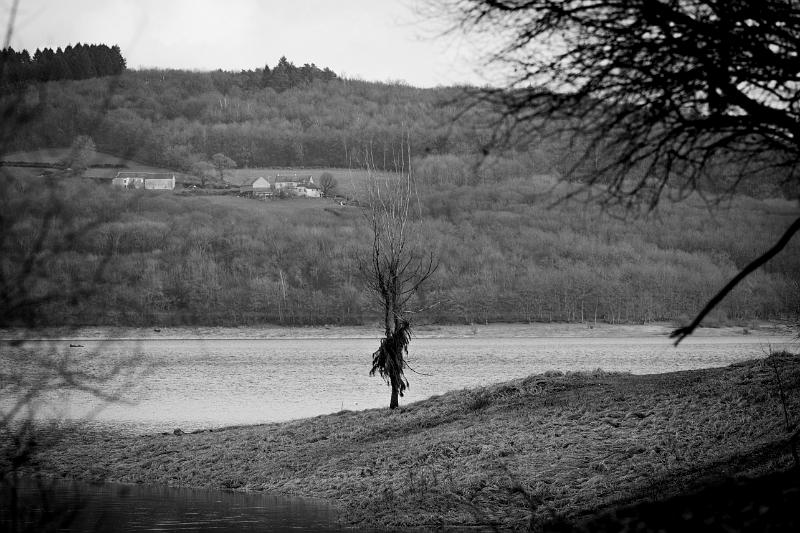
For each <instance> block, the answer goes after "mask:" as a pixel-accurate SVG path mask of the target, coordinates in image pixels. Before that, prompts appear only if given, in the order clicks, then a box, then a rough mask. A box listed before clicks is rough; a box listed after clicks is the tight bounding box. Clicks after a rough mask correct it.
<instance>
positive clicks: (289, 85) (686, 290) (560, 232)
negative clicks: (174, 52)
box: [0, 58, 800, 325]
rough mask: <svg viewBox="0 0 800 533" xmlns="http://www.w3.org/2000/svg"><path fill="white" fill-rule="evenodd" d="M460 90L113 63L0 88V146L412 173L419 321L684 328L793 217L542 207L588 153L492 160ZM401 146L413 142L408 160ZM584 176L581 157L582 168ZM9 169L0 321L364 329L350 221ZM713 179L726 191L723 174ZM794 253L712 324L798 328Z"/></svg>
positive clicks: (358, 226)
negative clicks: (87, 72) (105, 69)
mask: <svg viewBox="0 0 800 533" xmlns="http://www.w3.org/2000/svg"><path fill="white" fill-rule="evenodd" d="M467 93H469V89H468V88H437V89H419V88H414V87H410V86H407V85H403V84H398V83H391V84H382V83H372V82H365V81H360V80H351V79H342V78H339V77H338V76H336V74H335V73H333V72H331V71H330V70H329V69H320V68H318V67H316V66H314V65H304V66H302V67H295V66H294V64H292V63H291V62H289V61H288V60H286V59H285V58H282V59H281V61H280V62H279V63H278V65H276V66H275V67H274V68H272V69H270V68H269V67H268V66H267V67H265V68H264V69H255V70H251V71H243V72H239V73H231V72H223V71H215V72H186V71H172V70H169V71H162V70H141V71H130V70H125V71H124V72H122V73H121V74H119V75H117V76H107V77H96V78H91V79H81V80H71V81H68V80H62V81H40V82H36V83H30V84H28V85H26V86H25V87H16V88H15V90H13V91H6V92H4V93H3V95H2V99H1V101H0V103H1V104H2V106H3V111H4V114H5V116H6V117H8V118H9V121H7V122H6V124H13V125H14V127H13V131H11V130H9V131H7V132H5V133H7V134H6V135H4V136H3V146H2V152H3V153H10V152H13V151H16V150H31V149H35V148H42V147H69V146H71V145H74V142H75V140H76V139H79V138H81V136H89V137H91V139H92V140H93V142H94V144H96V147H97V149H98V150H101V151H103V152H109V153H111V154H115V155H118V156H123V157H126V158H131V159H135V160H137V161H140V162H142V163H147V164H150V165H154V166H159V167H166V168H172V169H175V170H183V171H186V172H191V171H192V169H193V168H194V167H195V165H196V163H197V162H198V161H202V160H206V161H207V160H210V159H211V158H212V157H213V156H214V155H217V154H220V155H221V154H224V156H225V157H229V158H231V159H232V160H233V161H235V163H236V164H237V165H238V167H240V168H247V167H251V168H256V167H266V166H269V167H273V168H275V167H283V168H287V167H288V168H299V167H306V168H309V167H339V168H362V169H363V168H365V167H369V168H372V169H374V170H382V169H387V170H394V169H396V168H398V167H403V168H404V169H405V170H408V169H409V166H410V167H411V168H412V171H413V174H414V176H415V179H416V183H417V185H418V194H419V203H418V207H419V212H418V213H417V214H416V215H415V217H416V219H415V221H414V224H415V225H416V226H417V231H415V232H414V234H415V235H418V236H425V238H426V242H425V245H426V247H428V248H430V249H432V250H433V251H434V252H435V253H436V254H437V256H438V257H440V258H441V265H440V267H439V269H438V270H437V271H436V274H435V275H434V276H433V277H432V278H431V279H430V280H429V281H428V282H427V283H426V284H425V285H424V286H423V290H422V292H421V293H420V295H419V301H417V302H415V304H414V306H415V308H419V309H423V308H424V309H425V311H424V312H423V313H421V314H420V316H419V318H420V320H425V321H431V322H459V323H461V322H466V323H470V322H490V321H583V322H590V321H606V322H615V323H617V322H637V323H642V322H649V321H661V320H668V321H680V320H685V319H686V318H687V317H689V316H691V315H693V313H695V312H696V311H697V310H698V309H699V308H700V307H702V304H703V303H704V302H705V301H706V299H707V298H708V297H710V296H711V295H712V294H713V293H714V291H715V290H716V289H717V288H719V287H720V286H721V285H722V284H724V283H725V281H727V279H729V278H730V276H732V275H733V274H734V273H735V272H736V271H737V270H738V269H740V268H741V267H742V266H744V265H745V264H746V263H747V262H748V261H749V260H751V259H752V258H754V257H755V256H756V255H757V254H758V253H760V252H762V251H763V248H764V243H765V242H772V241H773V240H774V239H775V238H776V236H777V235H778V234H779V233H780V232H782V231H783V230H784V229H785V226H786V225H787V224H788V220H789V218H790V217H791V216H796V211H797V208H796V206H795V205H793V204H791V203H790V202H788V201H787V200H779V199H769V198H770V197H773V198H774V197H776V196H780V195H781V194H783V193H785V192H786V191H783V190H781V189H780V188H779V187H777V186H776V184H777V183H780V179H779V177H768V179H763V180H755V181H752V182H748V183H741V184H739V190H740V191H741V192H745V193H748V194H751V195H754V196H756V197H759V198H761V199H756V198H748V197H734V198H733V199H732V200H731V202H732V207H730V210H728V211H726V210H724V209H717V210H716V211H714V214H713V215H709V212H708V211H707V204H706V203H705V202H704V201H701V200H700V199H699V197H691V198H689V199H688V200H684V201H683V202H681V203H677V204H669V203H667V204H664V205H662V206H661V207H660V208H659V210H658V211H657V212H656V213H655V214H653V215H651V217H649V218H646V219H639V218H635V217H634V218H632V217H633V215H634V214H633V213H630V212H628V213H616V214H617V215H620V214H621V215H622V217H621V218H618V217H615V216H612V214H611V213H609V212H608V211H605V210H603V209H601V208H600V207H598V206H596V205H594V204H593V203H591V202H585V201H575V202H571V203H570V202H566V203H560V204H559V205H558V207H556V208H552V209H548V208H547V207H546V206H548V205H549V204H550V203H552V201H553V200H554V198H557V197H563V196H564V195H565V194H567V193H570V192H575V191H577V190H578V189H575V187H577V185H576V184H573V183H565V182H559V181H557V180H554V179H553V178H552V176H553V175H558V174H566V171H567V170H568V169H569V168H571V165H572V164H573V163H575V162H577V155H576V154H577V153H579V152H580V150H579V147H577V146H576V145H575V144H574V143H570V142H567V141H566V140H564V141H563V142H560V141H558V140H557V139H553V138H550V139H547V140H543V139H540V140H538V141H537V140H536V139H533V140H531V139H528V140H527V142H526V143H520V144H519V145H518V146H509V147H508V150H506V151H504V152H501V153H498V152H493V153H486V152H484V151H483V149H484V148H485V146H486V145H487V142H488V141H489V140H490V136H491V135H492V133H493V132H492V124H493V120H494V118H496V117H495V116H494V115H493V114H492V110H491V109H489V108H486V107H481V106H480V105H467V104H466V103H465V102H467V101H465V100H464V97H465V95H466V94H467ZM402 146H405V147H406V148H407V147H409V146H410V148H411V164H410V165H409V163H408V155H409V154H408V153H401V151H402V150H401V147H402ZM602 157H603V154H602V153H598V154H597V155H596V160H595V162H594V164H596V163H597V160H598V159H600V158H602ZM592 164H593V162H592V161H583V162H582V171H583V172H591V170H592ZM0 174H2V178H3V187H4V191H5V192H4V194H3V197H2V206H0V207H2V212H3V213H13V217H11V218H7V219H6V220H5V223H4V224H5V225H4V228H5V229H4V233H3V242H2V250H3V253H2V258H0V265H1V266H2V272H1V273H2V280H0V281H2V282H3V284H4V287H0V288H2V289H3V290H4V291H6V292H4V294H5V296H4V298H6V301H7V302H10V301H12V300H13V298H12V296H13V295H18V297H19V298H22V300H20V301H21V302H22V303H21V304H20V306H19V309H18V311H15V312H14V313H11V314H9V313H6V314H5V315H3V317H2V318H3V321H4V322H6V323H9V322H14V321H16V320H17V319H19V318H20V317H24V316H34V317H36V321H37V323H46V324H62V323H65V322H71V323H81V324H120V325H125V324H138V325H145V324H171V323H183V324H200V323H202V324H229V325H235V324H250V323H264V322H270V323H280V324H294V325H301V324H351V323H362V322H365V321H370V320H372V319H374V318H375V313H374V308H373V305H372V302H370V301H369V300H368V297H367V296H366V294H365V291H364V289H363V283H362V280H360V279H359V277H358V269H357V268H356V263H357V258H358V257H359V255H360V254H363V253H366V252H365V251H364V249H363V246H365V244H366V243H368V242H369V236H368V234H367V228H366V227H365V226H364V223H363V217H362V216H361V213H360V211H359V209H358V208H355V207H347V206H339V205H337V204H335V203H333V202H330V201H326V200H319V201H317V203H312V204H308V203H305V201H291V202H277V201H276V202H267V203H262V202H255V201H251V200H246V199H242V198H236V197H204V196H191V195H190V196H187V195H181V194H172V193H167V194H163V193H162V194H151V193H149V192H148V191H139V192H131V191H119V190H115V189H111V188H107V187H103V186H100V185H97V184H95V183H82V182H81V180H79V179H78V180H76V179H66V180H63V181H58V180H55V181H54V180H53V179H43V180H37V179H30V178H27V179H17V178H14V177H13V176H12V173H10V172H7V171H3V170H2V168H0ZM715 178H716V179H719V183H720V184H722V186H723V188H724V186H725V183H726V181H725V178H726V173H725V167H724V165H720V166H719V172H718V175H717V176H715ZM710 185H713V183H710ZM551 189H554V190H555V193H551V195H550V196H547V195H544V193H545V192H547V191H550V190H551ZM707 189H708V188H705V189H704V190H705V192H708V190H707ZM667 192H669V191H667ZM553 194H554V195H553ZM579 196H580V195H579ZM799 261H800V247H798V246H797V245H792V246H791V247H790V249H788V250H786V251H784V252H783V253H782V254H781V255H780V256H779V257H778V258H777V259H776V260H775V261H773V262H771V263H770V264H769V265H768V267H767V268H766V269H764V270H762V271H759V272H758V273H757V274H756V275H754V276H752V277H750V278H748V279H747V280H746V282H745V283H744V284H743V285H742V286H741V287H740V288H739V289H737V290H736V292H735V293H734V294H733V295H732V296H731V297H729V298H727V299H726V300H725V302H723V305H722V306H721V307H720V308H719V309H718V310H717V312H716V314H715V315H714V317H715V320H719V321H734V322H739V323H741V322H747V321H749V320H757V319H793V318H796V317H797V316H798V314H800V290H798V289H800V273H799V272H798V269H797V265H798V264H800V263H799ZM9 295H12V296H9ZM19 295H22V296H19ZM23 296H24V298H23ZM9 309H12V307H10V306H9V305H7V306H6V310H9Z"/></svg>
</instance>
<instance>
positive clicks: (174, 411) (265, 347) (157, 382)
mask: <svg viewBox="0 0 800 533" xmlns="http://www.w3.org/2000/svg"><path fill="white" fill-rule="evenodd" d="M151 335H152V333H151ZM790 342H791V338H790V337H777V336H771V337H766V336H756V335H750V336H744V335H736V336H713V337H703V336H697V337H690V338H688V339H687V340H685V341H684V342H683V343H682V344H681V345H680V347H678V348H676V347H674V346H673V345H672V343H671V342H670V340H669V339H668V338H666V337H665V336H663V335H647V336H633V337H614V338H609V337H605V338H604V337H593V338H577V337H487V336H479V337H458V338H447V337H438V338H424V337H423V338H414V339H413V340H412V343H411V345H410V353H409V361H410V364H411V366H412V368H413V369H414V371H416V372H414V371H408V372H407V377H408V379H409V381H410V382H411V386H410V389H409V390H408V391H407V392H406V395H405V397H404V398H402V399H401V405H402V404H405V403H409V402H414V401H417V400H421V399H424V398H427V397H430V396H433V395H438V394H442V393H444V392H447V391H451V390H457V389H463V388H465V387H475V386H483V385H489V384H492V383H497V382H501V381H506V380H510V379H515V378H522V377H525V376H528V375H530V374H532V373H539V372H545V371H547V370H560V371H580V370H594V369H597V368H602V369H603V370H607V371H622V372H632V373H635V374H646V373H660V372H672V371H676V370H688V369H696V368H704V367H716V366H724V365H728V364H731V363H734V362H737V361H742V360H746V359H751V358H756V357H763V356H765V355H766V354H767V353H768V352H769V350H770V349H775V348H783V347H785V346H787V345H789V343H790ZM80 344H81V345H82V346H80V347H75V348H69V347H68V346H69V343H67V342H66V341H44V340H42V341H26V342H25V343H23V344H22V345H21V346H16V347H12V346H10V345H9V344H8V343H6V346H4V347H3V349H4V350H27V351H30V352H34V353H35V352H44V351H46V350H48V349H52V350H54V353H56V354H59V355H58V356H59V357H64V356H66V357H69V358H70V359H71V360H72V361H73V362H75V363H76V364H84V366H87V367H90V368H94V369H95V370H102V369H103V368H107V367H111V366H112V365H114V364H115V363H116V362H118V361H122V360H126V359H128V358H134V359H136V361H137V364H138V365H139V367H140V368H146V369H147V374H146V375H144V376H142V377H140V378H137V379H136V380H134V381H133V383H131V384H130V387H129V388H127V389H125V390H124V391H123V393H122V397H123V398H124V400H125V402H123V403H111V404H107V403H106V402H102V401H99V400H97V399H96V398H94V397H92V396H90V395H87V394H78V393H72V394H69V395H60V396H58V397H48V398H47V399H46V401H45V402H44V405H42V406H40V408H39V413H40V416H54V417H63V418H67V419H78V418H82V417H85V418H90V419H91V420H92V423H93V424H99V425H111V426H114V427H115V428H117V429H122V430H129V431H135V432H153V431H171V430H173V429H175V428H181V429H182V430H184V431H192V430H196V429H205V428H212V427H221V426H230V425H240V424H254V423H261V422H273V421H282V420H288V419H294V418H302V417H309V416H315V415H320V414H326V413H333V412H337V411H340V410H344V409H348V410H359V409H366V408H372V407H383V406H386V405H388V401H389V389H388V387H387V386H386V385H385V383H384V382H383V381H382V380H381V379H380V378H379V377H377V376H375V377H370V376H369V375H368V372H369V368H370V362H371V354H372V352H373V351H374V350H375V349H376V348H377V346H378V340H377V339H376V338H342V337H338V336H335V335H334V336H331V337H330V338H325V337H321V338H237V337H233V336H228V337H226V338H194V339H176V338H170V339H162V338H131V339H128V340H112V341H109V340H102V339H100V338H97V339H83V340H80ZM64 354H66V355H64ZM81 361H84V362H85V363H82V362H81ZM114 383H115V384H117V385H119V384H120V383H121V381H120V380H119V379H118V380H116V381H114ZM106 387H107V385H106Z"/></svg>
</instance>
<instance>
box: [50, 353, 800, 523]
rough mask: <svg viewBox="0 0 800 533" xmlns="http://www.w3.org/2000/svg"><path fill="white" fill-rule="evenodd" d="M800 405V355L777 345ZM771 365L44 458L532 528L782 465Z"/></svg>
mask: <svg viewBox="0 0 800 533" xmlns="http://www.w3.org/2000/svg"><path fill="white" fill-rule="evenodd" d="M777 361H778V362H779V364H780V368H781V372H782V380H783V382H784V385H785V386H786V389H787V391H788V398H789V405H788V409H789V412H790V413H793V416H796V414H800V401H798V398H797V396H798V391H796V390H794V388H795V387H797V384H798V383H800V362H799V361H798V359H797V358H796V357H794V356H788V355H786V356H782V357H780V358H779V359H777ZM774 377H775V373H774V370H773V368H771V367H770V366H768V365H767V364H765V362H763V361H757V362H749V363H746V364H739V365H735V366H731V367H727V368H720V369H709V370H699V371H689V372H678V373H671V374H659V375H649V376H634V375H628V374H610V373H605V372H601V371H597V372H593V373H569V374H561V373H548V374H545V375H533V376H530V377H528V378H526V379H522V380H516V381H511V382H508V383H503V384H499V385H495V386H492V387H487V388H480V389H473V390H464V391H458V392H452V393H448V394H445V395H443V396H440V397H435V398H431V399H428V400H425V401H421V402H418V403H415V404H411V405H409V406H407V407H404V408H402V409H399V410H397V411H394V412H391V411H388V410H368V411H362V412H341V413H337V414H334V415H329V416H320V417H316V418H311V419H305V420H298V421H292V422H287V423H281V424H269V425H261V426H252V427H238V428H226V429H221V430H214V431H213V432H203V433H197V434H191V435H182V436H175V435H172V434H169V435H148V436H139V437H117V436H112V435H106V436H98V435H92V434H88V433H75V434H74V435H71V436H70V438H68V439H67V440H65V441H64V443H63V445H61V446H60V447H59V448H57V449H56V450H54V451H53V452H52V453H48V454H47V456H45V457H41V458H40V462H41V468H42V469H43V470H44V471H46V472H50V473H53V474H55V475H59V476H68V477H76V478H88V479H92V480H113V481H121V482H130V483H155V484H166V485H180V486H195V487H218V488H222V487H224V488H229V489H239V490H257V491H271V492H279V493H288V494H298V495H306V496H314V497H322V498H327V499H329V500H331V501H333V502H335V503H337V504H338V505H339V507H340V509H341V520H342V521H343V522H344V523H346V524H353V525H357V526H379V527H393V528H405V527H411V526H428V527H431V526H442V525H448V526H469V525H481V526H484V527H485V526H487V525H493V526H496V527H502V528H506V527H508V528H526V527H528V526H530V525H531V524H532V523H541V521H543V520H547V519H552V518H553V517H564V518H566V519H570V520H571V519H575V518H579V517H581V516H586V515H587V513H588V514H591V513H592V512H594V511H595V510H597V509H601V508H607V507H608V506H613V505H617V504H620V503H625V502H635V501H638V500H641V499H642V498H645V497H649V496H668V495H671V494H674V493H678V492H681V491H682V490H685V489H686V488H687V487H690V486H692V485H693V484H696V483H699V482H701V481H702V480H705V479H707V478H708V476H709V475H716V474H733V473H739V472H763V471H770V470H777V469H780V468H784V467H785V466H786V464H788V460H789V459H788V457H789V456H788V454H787V452H788V448H786V447H785V446H783V442H785V440H786V438H787V433H786V429H785V427H784V416H783V410H782V407H781V403H780V400H779V395H778V390H777V388H776V385H775V379H774Z"/></svg>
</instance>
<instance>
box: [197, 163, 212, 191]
mask: <svg viewBox="0 0 800 533" xmlns="http://www.w3.org/2000/svg"><path fill="white" fill-rule="evenodd" d="M215 172H216V168H215V167H214V165H212V164H211V163H209V162H208V161H196V162H195V163H193V164H192V174H194V175H195V176H197V178H198V179H199V180H200V187H202V188H205V186H206V183H208V180H210V179H214V178H215V177H216V176H215Z"/></svg>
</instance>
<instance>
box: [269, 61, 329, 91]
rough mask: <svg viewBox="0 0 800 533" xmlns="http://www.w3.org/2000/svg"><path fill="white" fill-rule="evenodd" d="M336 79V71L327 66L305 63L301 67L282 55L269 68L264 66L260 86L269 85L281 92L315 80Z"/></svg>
mask: <svg viewBox="0 0 800 533" xmlns="http://www.w3.org/2000/svg"><path fill="white" fill-rule="evenodd" d="M335 79H336V73H335V72H334V71H332V70H331V69H329V68H327V67H326V68H325V69H320V68H319V67H317V66H316V65H315V64H314V63H311V64H310V65H309V64H308V63H306V64H305V65H303V66H302V67H296V66H295V65H294V63H292V62H291V61H289V60H287V59H286V56H283V57H281V58H280V60H279V61H278V64H277V65H275V68H273V69H272V70H270V68H269V65H265V66H264V70H263V71H261V84H260V85H261V87H262V88H263V87H269V88H271V89H274V90H275V91H277V92H282V91H285V90H287V89H293V88H295V87H303V86H306V85H310V84H311V83H313V82H314V81H316V80H320V81H323V82H327V81H331V80H335Z"/></svg>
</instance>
